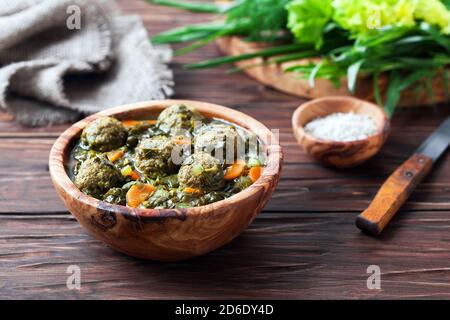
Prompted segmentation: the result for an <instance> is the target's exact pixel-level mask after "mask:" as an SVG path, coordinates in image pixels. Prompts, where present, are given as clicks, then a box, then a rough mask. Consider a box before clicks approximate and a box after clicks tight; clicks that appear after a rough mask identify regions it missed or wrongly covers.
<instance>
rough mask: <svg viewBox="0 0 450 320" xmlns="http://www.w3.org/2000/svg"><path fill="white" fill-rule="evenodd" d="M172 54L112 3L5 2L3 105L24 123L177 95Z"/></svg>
mask: <svg viewBox="0 0 450 320" xmlns="http://www.w3.org/2000/svg"><path fill="white" fill-rule="evenodd" d="M78 13H80V14H79V15H78ZM78 18H79V19H78ZM78 22H79V23H78ZM170 58H171V51H170V49H169V48H168V47H156V46H152V44H151V43H150V41H149V39H148V35H147V32H146V30H145V28H144V26H143V24H142V22H141V20H140V19H139V17H137V16H123V15H121V13H120V12H119V10H118V9H117V8H116V5H115V3H114V1H113V0H0V109H5V110H7V111H8V112H10V113H12V114H13V115H14V117H15V119H16V120H17V121H19V122H20V123H23V124H26V125H29V126H42V125H49V124H57V123H64V122H71V121H75V120H76V119H78V118H79V117H80V116H81V115H84V114H89V113H92V112H97V111H100V110H103V109H105V108H108V107H113V106H117V105H120V104H125V103H132V102H137V101H142V100H152V99H163V98H165V97H166V96H169V95H171V94H172V87H173V80H172V72H171V71H170V70H169V69H168V67H167V63H168V62H169V60H170Z"/></svg>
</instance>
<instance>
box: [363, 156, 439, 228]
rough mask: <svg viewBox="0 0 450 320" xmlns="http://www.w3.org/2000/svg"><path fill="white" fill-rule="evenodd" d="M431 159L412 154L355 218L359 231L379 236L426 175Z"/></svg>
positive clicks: (431, 164) (430, 165)
mask: <svg viewBox="0 0 450 320" xmlns="http://www.w3.org/2000/svg"><path fill="white" fill-rule="evenodd" d="M432 166H433V159H431V158H429V157H427V156H425V155H423V154H414V155H413V156H412V157H411V158H409V159H408V160H407V161H406V162H405V163H404V164H402V165H401V166H400V167H399V168H398V169H397V170H395V172H394V173H393V174H392V175H391V176H390V177H389V178H388V179H387V181H386V182H385V183H383V185H382V186H381V189H380V191H378V193H377V195H376V196H375V199H374V200H373V201H372V202H371V203H370V205H369V207H368V208H367V209H366V210H364V212H363V213H361V214H360V215H359V216H358V217H357V218H356V225H357V227H358V228H360V229H361V230H364V231H366V232H369V233H371V234H374V235H378V234H380V233H381V232H382V231H383V230H384V228H385V227H386V226H387V224H388V223H389V221H391V219H392V218H393V217H394V215H395V214H396V213H397V211H398V210H400V208H401V207H402V205H403V204H404V203H405V201H406V200H407V199H408V198H409V196H410V194H411V193H412V192H413V191H414V189H415V188H416V187H417V185H418V184H419V183H420V182H422V180H423V179H424V178H425V177H426V176H427V175H428V173H429V172H430V170H431V167H432Z"/></svg>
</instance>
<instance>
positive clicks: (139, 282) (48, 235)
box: [0, 212, 450, 299]
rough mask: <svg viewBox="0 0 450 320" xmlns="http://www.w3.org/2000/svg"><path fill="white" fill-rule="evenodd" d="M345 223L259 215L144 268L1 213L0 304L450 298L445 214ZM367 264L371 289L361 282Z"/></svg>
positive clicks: (34, 221)
mask: <svg viewBox="0 0 450 320" xmlns="http://www.w3.org/2000/svg"><path fill="white" fill-rule="evenodd" d="M352 218H353V215H352V214H351V213H321V214H320V215H319V214H312V213H309V212H304V213H300V212H292V213H289V214H288V213H263V214H262V215H261V216H260V217H259V218H258V219H257V221H256V222H255V223H254V224H253V225H252V226H251V227H250V228H249V229H248V230H247V231H245V232H244V233H243V234H242V235H241V236H240V237H238V238H237V239H235V240H234V241H233V242H232V243H230V244H229V245H227V246H226V247H224V248H222V249H220V250H217V251H216V252H214V253H212V254H209V255H207V256H204V257H200V258H197V259H193V260H190V261H186V262H181V263H152V262H145V261H141V260H138V259H134V258H130V257H127V256H124V255H122V254H119V253H116V252H113V251H112V250H111V249H109V248H107V247H106V246H104V245H103V244H101V243H100V242H98V241H94V240H92V238H91V237H90V236H88V235H86V234H85V232H84V231H83V230H82V229H81V227H79V226H78V224H76V223H75V222H74V221H73V218H71V217H70V216H69V215H63V216H22V215H19V216H14V215H13V216H0V242H1V244H2V245H1V246H0V259H1V261H2V269H1V270H0V287H1V290H0V298H30V299H38V298H42V297H46V298H50V299H60V298H68V299H71V298H89V299H106V298H108V299H109V298H114V299H118V298H120V299H129V298H139V299H143V298H167V299H174V298H185V299H191V298H204V299H205V298H211V297H214V298H222V299H229V298H308V299H311V298H405V297H408V298H450V284H449V283H450V267H449V264H448V261H449V260H450V251H449V250H448V243H449V241H450V235H449V233H448V232H447V230H448V228H449V227H450V219H449V218H448V214H447V213H445V212H432V213H430V212H408V218H407V219H406V218H405V219H397V220H396V221H394V223H393V224H392V225H391V226H390V228H389V229H388V230H386V233H384V234H383V236H382V237H381V238H380V239H376V238H371V237H368V236H366V235H364V234H361V233H359V232H358V231H356V229H355V228H354V226H353V223H352ZM431 231H433V232H431ZM418 233H421V234H427V237H419V238H417V237H416V235H417V234H418ZM411 239H414V241H411ZM373 264H375V265H378V266H379V267H380V268H381V272H382V275H381V280H382V287H381V290H379V291H378V290H368V289H367V286H366V279H367V277H368V275H367V274H366V270H367V267H368V266H369V265H373ZM70 265H78V266H79V267H80V268H81V290H80V291H79V292H78V291H76V290H75V291H70V290H68V289H67V287H66V281H67V274H66V270H67V267H68V266H70Z"/></svg>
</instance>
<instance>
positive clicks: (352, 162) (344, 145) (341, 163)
mask: <svg viewBox="0 0 450 320" xmlns="http://www.w3.org/2000/svg"><path fill="white" fill-rule="evenodd" d="M351 111H353V112H354V113H357V114H365V115H368V116H370V117H371V118H372V119H373V120H374V121H375V122H376V125H377V133H376V134H375V135H373V136H370V137H368V138H367V139H364V140H357V141H351V142H338V141H330V140H321V139H318V138H315V137H313V136H312V135H310V134H308V133H307V132H306V131H305V130H304V126H305V125H306V124H307V123H308V122H310V121H311V120H313V119H315V118H318V117H324V116H327V115H329V114H331V113H335V112H344V113H345V112H351ZM292 128H293V129H294V135H295V138H296V139H297V142H298V143H299V144H300V145H301V146H302V148H303V149H304V150H305V151H306V152H307V153H308V154H310V155H311V156H312V157H313V158H314V159H316V160H318V161H319V162H321V163H322V164H325V165H328V166H333V167H337V168H350V167H354V166H357V165H359V164H361V163H362V162H364V161H366V160H368V159H369V158H371V157H372V156H374V155H375V154H376V153H377V152H378V151H379V150H380V149H381V147H382V146H383V144H384V142H385V141H386V139H387V136H388V134H389V128H390V121H389V119H388V117H387V115H386V113H385V112H384V111H383V110H382V109H381V108H380V107H378V106H377V105H375V104H372V103H370V102H367V101H364V100H360V99H356V98H351V97H325V98H319V99H314V100H311V101H309V102H307V103H304V104H303V105H301V106H300V107H298V108H297V110H295V112H294V114H293V116H292Z"/></svg>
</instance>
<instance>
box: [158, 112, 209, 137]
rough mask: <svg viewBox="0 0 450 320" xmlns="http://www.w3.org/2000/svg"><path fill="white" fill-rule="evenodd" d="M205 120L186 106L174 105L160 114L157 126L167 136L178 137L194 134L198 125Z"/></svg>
mask: <svg viewBox="0 0 450 320" xmlns="http://www.w3.org/2000/svg"><path fill="white" fill-rule="evenodd" d="M203 121H205V118H204V117H203V116H202V115H201V114H200V113H198V111H196V110H195V109H192V108H189V107H187V106H185V105H173V106H170V107H168V108H167V109H165V110H164V111H163V112H161V113H160V115H159V117H158V121H157V123H156V125H157V126H158V128H159V129H160V130H161V131H163V132H164V133H166V134H170V135H177V134H186V133H192V131H193V130H194V127H195V126H196V125H197V123H200V124H201V123H202V122H203Z"/></svg>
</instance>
